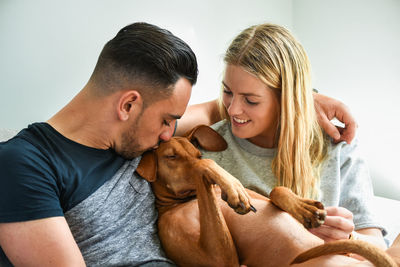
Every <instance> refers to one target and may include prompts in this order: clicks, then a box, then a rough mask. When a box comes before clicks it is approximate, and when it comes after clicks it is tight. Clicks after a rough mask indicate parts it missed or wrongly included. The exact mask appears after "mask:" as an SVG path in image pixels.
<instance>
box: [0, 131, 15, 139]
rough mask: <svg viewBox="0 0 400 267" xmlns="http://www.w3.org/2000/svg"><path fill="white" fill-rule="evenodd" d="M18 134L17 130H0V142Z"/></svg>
mask: <svg viewBox="0 0 400 267" xmlns="http://www.w3.org/2000/svg"><path fill="white" fill-rule="evenodd" d="M17 133H18V131H17V130H12V129H0V142H3V141H6V140H8V139H10V138H11V137H13V136H14V135H16V134H17Z"/></svg>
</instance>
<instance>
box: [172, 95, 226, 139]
mask: <svg viewBox="0 0 400 267" xmlns="http://www.w3.org/2000/svg"><path fill="white" fill-rule="evenodd" d="M217 101H218V100H217V99H215V100H212V101H209V102H205V103H201V104H196V105H192V106H188V107H187V109H186V111H185V114H183V116H182V118H181V119H179V121H178V128H177V129H176V133H175V135H178V136H182V135H183V134H185V133H186V132H188V131H189V130H191V129H193V128H194V127H195V126H197V125H200V124H204V125H212V124H214V123H216V122H218V121H220V120H221V117H220V115H219V112H218V102H217Z"/></svg>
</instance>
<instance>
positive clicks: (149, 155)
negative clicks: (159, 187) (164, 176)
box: [136, 151, 157, 182]
mask: <svg viewBox="0 0 400 267" xmlns="http://www.w3.org/2000/svg"><path fill="white" fill-rule="evenodd" d="M136 171H137V173H138V174H139V175H140V176H142V177H143V178H144V179H146V180H147V181H148V182H154V181H155V180H156V178H157V177H156V174H157V162H156V154H155V153H154V152H153V151H147V152H145V153H144V154H143V156H142V159H141V160H140V162H139V166H138V167H137V168H136Z"/></svg>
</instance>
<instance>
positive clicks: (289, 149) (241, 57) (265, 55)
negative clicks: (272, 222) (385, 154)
mask: <svg viewBox="0 0 400 267" xmlns="http://www.w3.org/2000/svg"><path fill="white" fill-rule="evenodd" d="M224 61H225V63H226V64H227V65H235V66H240V67H242V68H243V69H244V70H245V71H247V72H249V73H251V74H253V75H255V76H256V77H258V78H259V79H260V80H261V81H262V82H263V83H265V84H266V85H267V86H269V87H270V88H272V89H273V90H274V91H275V92H277V97H278V99H280V105H281V106H280V110H281V112H280V119H279V127H278V129H277V131H278V136H279V140H278V147H277V153H276V155H275V158H274V159H273V161H272V170H273V173H274V174H275V176H276V177H277V179H278V181H277V185H280V186H286V187H288V188H290V189H291V190H292V191H293V192H295V193H296V194H298V195H299V196H302V197H308V198H317V197H318V195H319V184H320V183H319V182H320V169H321V164H322V162H323V160H324V159H325V156H326V154H327V146H326V144H325V143H326V142H327V141H326V138H325V136H324V133H323V132H322V130H321V128H320V126H319V124H318V122H317V120H316V114H315V109H314V100H313V96H312V85H311V67H310V62H309V59H308V57H307V54H306V53H305V51H304V49H303V47H302V45H301V44H300V43H299V42H298V41H297V40H296V39H295V38H294V37H293V36H292V35H291V33H290V32H289V31H288V30H287V29H285V28H284V27H281V26H278V25H274V24H261V25H255V26H252V27H250V28H247V29H245V30H244V31H242V32H241V33H240V34H239V35H238V36H237V37H236V38H235V39H234V40H233V41H232V43H231V45H230V46H229V48H228V50H227V52H226V54H225V57H224ZM220 100H221V99H220ZM219 102H220V111H221V116H222V117H224V118H227V117H228V116H227V112H226V109H225V107H224V106H223V104H222V101H219Z"/></svg>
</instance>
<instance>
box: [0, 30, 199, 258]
mask: <svg viewBox="0 0 400 267" xmlns="http://www.w3.org/2000/svg"><path fill="white" fill-rule="evenodd" d="M197 73H198V70H197V62H196V57H195V55H194V53H193V51H192V50H191V49H190V48H189V46H188V45H187V44H186V43H184V42H183V41H182V40H180V39H179V38H177V37H175V36H174V35H172V34H171V33H170V32H168V31H166V30H164V29H160V28H158V27H156V26H153V25H149V24H145V23H135V24H132V25H129V26H126V27H125V28H123V29H121V30H120V31H119V32H118V34H117V35H116V36H115V38H113V39H112V40H111V41H109V42H108V43H107V44H106V45H105V46H104V48H103V50H102V52H101V54H100V57H99V60H98V62H97V65H96V67H95V70H94V72H93V74H92V76H91V78H90V80H89V82H88V83H87V85H86V86H85V87H84V88H83V90H81V92H80V93H79V94H78V95H77V96H76V97H75V98H74V99H73V100H72V101H71V102H70V103H68V105H67V106H65V107H64V108H63V109H62V110H61V111H59V112H58V113H57V114H56V115H55V116H53V117H52V118H51V119H50V120H48V121H47V123H35V124H32V125H30V126H29V127H28V128H27V129H24V130H23V131H21V132H20V133H19V134H18V136H17V137H16V138H14V139H12V140H10V141H9V142H6V143H3V144H1V146H0V169H1V170H2V171H1V178H0V222H1V224H0V246H1V248H2V250H3V251H4V253H5V254H6V255H7V257H8V259H9V260H10V261H11V262H12V263H13V264H14V265H33V266H64V265H71V266H81V265H82V266H83V265H85V262H86V264H88V265H99V266H105V265H113V264H119V265H131V266H134V265H138V264H143V263H146V262H151V261H159V262H160V263H163V262H164V263H166V264H168V263H169V262H170V261H169V260H168V259H166V258H165V256H164V254H163V253H162V251H161V249H160V244H159V241H158V237H157V232H156V225H155V221H156V219H157V214H156V211H155V208H154V203H153V201H154V196H153V194H152V192H151V188H150V186H149V184H148V183H146V182H145V181H144V180H143V179H140V178H139V177H138V176H137V175H136V174H135V173H134V171H135V169H136V166H137V164H138V161H139V158H137V157H138V156H139V155H140V154H141V153H142V152H144V151H146V150H148V149H151V148H155V147H157V144H158V143H159V142H160V141H163V140H168V139H169V138H170V137H171V136H172V134H173V132H174V126H175V121H176V119H179V118H180V117H181V116H182V115H183V113H184V111H185V109H186V106H187V103H188V101H189V98H190V94H191V88H192V85H193V84H194V83H195V82H196V79H197ZM125 159H129V160H131V161H128V162H125ZM132 159H133V160H132ZM3 260H4V255H3ZM153 265H154V264H152V265H151V266H153Z"/></svg>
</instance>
